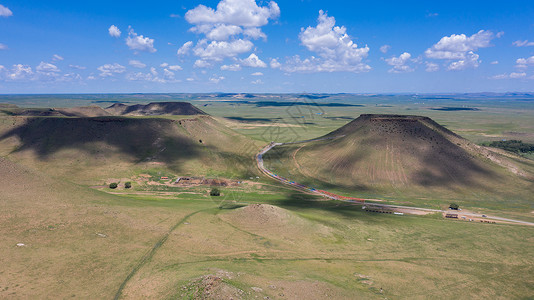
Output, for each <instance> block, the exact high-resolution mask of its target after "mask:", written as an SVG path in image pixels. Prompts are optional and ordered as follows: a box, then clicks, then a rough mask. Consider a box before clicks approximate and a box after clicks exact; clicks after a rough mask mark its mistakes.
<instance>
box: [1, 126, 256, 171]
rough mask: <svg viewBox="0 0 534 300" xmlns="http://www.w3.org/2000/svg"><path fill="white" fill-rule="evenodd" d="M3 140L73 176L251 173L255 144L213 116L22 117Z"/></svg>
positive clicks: (47, 167)
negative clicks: (145, 171)
mask: <svg viewBox="0 0 534 300" xmlns="http://www.w3.org/2000/svg"><path fill="white" fill-rule="evenodd" d="M6 126H7V125H6ZM0 129H2V128H0ZM0 145H1V146H2V147H1V148H0V155H7V156H8V157H10V158H12V159H13V160H15V161H19V162H21V163H23V164H25V165H27V166H31V167H37V168H38V169H40V170H42V171H45V172H47V173H53V174H54V175H60V176H63V175H64V176H69V178H71V179H72V180H73V181H77V180H85V179H88V180H89V179H91V178H105V177H104V176H111V175H113V176H118V174H122V173H121V172H127V171H132V170H133V169H139V168H151V167H158V168H167V169H170V170H172V172H175V173H181V174H184V175H202V174H206V173H208V172H215V173H219V174H220V173H221V172H223V173H224V172H227V173H229V174H240V173H247V172H248V171H247V170H249V169H250V170H253V169H254V163H253V157H254V151H255V150H256V146H254V142H253V141H251V140H249V139H248V138H246V137H244V136H243V135H241V134H239V133H236V132H234V131H232V130H231V129H229V128H227V127H225V126H224V125H222V124H220V123H219V122H218V121H216V120H215V119H213V118H212V117H210V116H193V117H191V118H182V119H176V120H174V119H173V120H171V119H166V118H128V117H118V116H106V117H98V118H66V117H55V118H50V117H26V118H20V117H19V119H17V123H16V124H14V125H10V128H5V129H4V130H3V131H2V130H0ZM240 160H245V161H247V162H246V163H241V161H240ZM238 162H239V163H238ZM114 174H115V175H114ZM247 174H248V173H247ZM243 176H245V175H243Z"/></svg>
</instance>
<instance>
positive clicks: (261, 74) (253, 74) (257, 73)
mask: <svg viewBox="0 0 534 300" xmlns="http://www.w3.org/2000/svg"><path fill="white" fill-rule="evenodd" d="M250 75H252V76H263V73H262V72H255V73H252V74H250Z"/></svg>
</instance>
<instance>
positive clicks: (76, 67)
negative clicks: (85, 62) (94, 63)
mask: <svg viewBox="0 0 534 300" xmlns="http://www.w3.org/2000/svg"><path fill="white" fill-rule="evenodd" d="M69 67H70V68H73V69H76V70H85V69H87V68H86V67H84V66H79V65H69Z"/></svg>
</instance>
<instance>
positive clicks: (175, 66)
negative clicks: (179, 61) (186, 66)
mask: <svg viewBox="0 0 534 300" xmlns="http://www.w3.org/2000/svg"><path fill="white" fill-rule="evenodd" d="M169 70H172V71H181V70H183V69H182V67H180V66H179V65H172V66H169Z"/></svg>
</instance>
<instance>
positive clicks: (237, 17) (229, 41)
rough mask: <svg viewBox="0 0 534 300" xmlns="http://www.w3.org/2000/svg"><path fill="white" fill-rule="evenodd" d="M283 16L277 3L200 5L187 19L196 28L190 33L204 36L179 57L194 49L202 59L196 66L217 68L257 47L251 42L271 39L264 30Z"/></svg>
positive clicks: (224, 0) (235, 0)
mask: <svg viewBox="0 0 534 300" xmlns="http://www.w3.org/2000/svg"><path fill="white" fill-rule="evenodd" d="M279 15H280V8H279V7H278V4H276V2H274V1H270V2H268V3H266V4H265V5H263V6H262V5H261V4H260V5H258V4H257V3H256V1H255V0H221V1H220V2H219V3H218V4H217V7H216V8H215V9H214V8H211V7H207V6H204V5H199V6H197V7H195V8H194V9H191V10H189V11H188V12H187V13H186V14H185V19H186V20H187V22H189V23H190V24H192V25H193V27H192V28H191V29H190V31H192V32H195V33H198V34H202V35H204V36H203V37H202V38H200V39H199V40H198V41H197V42H196V44H195V43H193V41H189V42H187V43H185V44H184V45H183V46H182V47H181V48H180V49H178V51H177V54H178V55H185V54H188V53H189V52H190V50H192V52H193V54H194V55H195V56H197V57H199V60H197V61H196V62H195V66H196V67H201V66H207V65H209V66H213V65H214V63H215V62H222V61H223V60H224V59H226V58H233V59H237V56H238V55H240V54H243V53H246V52H249V51H251V49H252V48H253V46H254V44H253V43H252V42H251V40H254V39H259V38H263V39H266V38H267V36H266V35H265V33H263V31H262V30H261V27H262V26H265V25H267V24H268V23H269V20H273V19H275V18H277V17H278V16H279ZM243 65H247V62H245V63H244V64H243ZM225 68H226V67H225ZM234 69H235V67H234Z"/></svg>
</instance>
